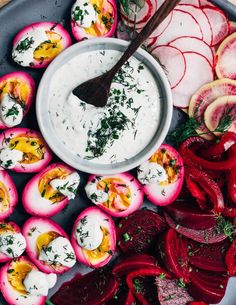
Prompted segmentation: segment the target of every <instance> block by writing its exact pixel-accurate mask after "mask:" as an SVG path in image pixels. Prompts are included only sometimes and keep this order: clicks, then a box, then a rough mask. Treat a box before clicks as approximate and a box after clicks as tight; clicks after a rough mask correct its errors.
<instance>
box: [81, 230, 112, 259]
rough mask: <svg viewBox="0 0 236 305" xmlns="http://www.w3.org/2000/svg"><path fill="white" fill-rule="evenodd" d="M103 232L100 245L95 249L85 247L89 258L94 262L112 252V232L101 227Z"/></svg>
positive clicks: (84, 250) (85, 252)
mask: <svg viewBox="0 0 236 305" xmlns="http://www.w3.org/2000/svg"><path fill="white" fill-rule="evenodd" d="M101 230H102V233H103V239H102V242H101V244H100V245H99V247H97V248H96V249H94V250H87V249H83V250H82V251H83V253H84V254H85V256H86V257H87V259H88V260H89V261H90V262H92V261H94V260H95V261H96V260H99V259H101V258H102V257H104V256H107V255H108V254H112V253H110V249H111V244H110V233H109V231H108V230H107V229H106V228H105V227H101Z"/></svg>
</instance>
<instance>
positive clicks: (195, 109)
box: [188, 79, 236, 140]
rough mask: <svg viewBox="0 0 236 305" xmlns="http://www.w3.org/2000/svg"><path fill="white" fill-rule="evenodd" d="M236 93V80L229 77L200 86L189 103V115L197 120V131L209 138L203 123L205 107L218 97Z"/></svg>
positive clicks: (210, 136) (209, 135)
mask: <svg viewBox="0 0 236 305" xmlns="http://www.w3.org/2000/svg"><path fill="white" fill-rule="evenodd" d="M228 95H236V81H234V80H231V79H221V80H215V81H214V82H210V83H208V84H205V85H204V86H202V87H201V88H200V89H199V90H198V91H196V93H195V94H194V95H193V96H192V98H191V101H190V103H189V112H188V113H189V116H190V117H193V118H195V119H196V120H197V122H198V124H199V127H198V128H197V129H196V131H197V133H198V134H199V135H201V136H202V137H204V138H206V139H209V140H211V139H212V135H211V134H209V130H208V128H207V127H206V125H205V123H204V112H205V110H206V108H207V107H208V106H209V105H210V104H211V103H212V102H213V101H215V100H216V99H217V98H218V97H222V96H228Z"/></svg>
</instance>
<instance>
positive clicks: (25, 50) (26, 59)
mask: <svg viewBox="0 0 236 305" xmlns="http://www.w3.org/2000/svg"><path fill="white" fill-rule="evenodd" d="M47 40H48V37H47V34H46V32H45V29H43V28H33V27H32V28H31V29H30V30H29V31H28V32H27V33H26V34H25V35H24V36H23V37H22V38H21V40H20V41H19V42H18V43H17V44H16V45H15V46H14V47H13V50H12V58H13V59H14V61H15V62H17V63H18V64H19V65H21V66H23V67H28V66H31V65H33V64H34V51H35V49H36V48H37V47H38V46H39V45H40V44H41V43H43V42H45V41H47Z"/></svg>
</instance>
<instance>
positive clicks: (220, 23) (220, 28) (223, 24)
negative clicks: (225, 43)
mask: <svg viewBox="0 0 236 305" xmlns="http://www.w3.org/2000/svg"><path fill="white" fill-rule="evenodd" d="M203 11H204V13H205V14H206V16H207V18H208V20H209V22H210V25H211V29H212V34H213V39H212V43H211V45H212V46H215V45H217V44H218V43H220V42H221V41H222V40H223V39H224V38H225V37H226V36H227V35H228V34H229V28H230V27H229V21H228V19H227V17H226V16H225V14H224V13H223V12H222V11H221V10H220V9H218V8H213V7H205V8H203Z"/></svg>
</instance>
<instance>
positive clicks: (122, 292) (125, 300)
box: [106, 284, 136, 305]
mask: <svg viewBox="0 0 236 305" xmlns="http://www.w3.org/2000/svg"><path fill="white" fill-rule="evenodd" d="M106 305H136V303H135V298H134V296H133V294H132V292H131V290H130V289H128V287H127V286H126V285H123V284H121V285H120V288H119V290H118V292H117V293H116V294H115V295H114V296H113V298H111V299H110V300H109V301H108V302H107V303H106Z"/></svg>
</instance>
